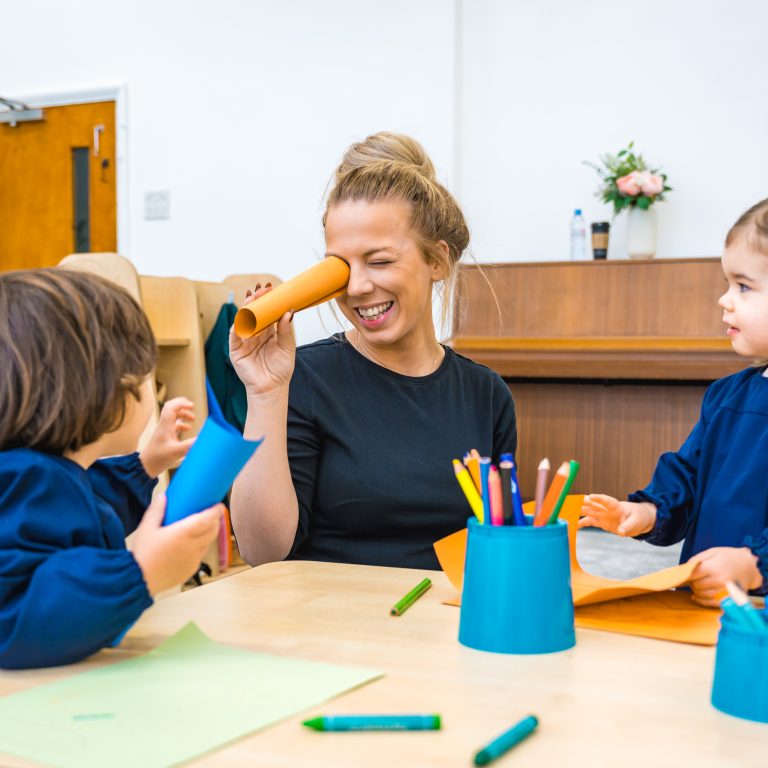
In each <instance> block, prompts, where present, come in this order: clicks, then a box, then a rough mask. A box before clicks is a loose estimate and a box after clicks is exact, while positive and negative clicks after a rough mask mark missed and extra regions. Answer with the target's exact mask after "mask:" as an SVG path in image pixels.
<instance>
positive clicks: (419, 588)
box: [389, 579, 432, 616]
mask: <svg viewBox="0 0 768 768" xmlns="http://www.w3.org/2000/svg"><path fill="white" fill-rule="evenodd" d="M431 586H432V581H431V580H430V579H423V580H422V581H420V582H419V583H418V584H417V585H416V586H415V587H414V588H413V589H412V590H411V591H410V592H409V593H408V594H407V595H405V597H402V598H401V599H400V600H398V601H397V602H396V603H395V605H394V607H393V608H392V610H391V611H390V612H389V613H390V615H391V616H399V615H400V614H401V613H405V612H406V611H407V610H408V609H409V608H410V607H411V606H412V605H413V604H414V603H415V602H416V601H417V600H418V599H419V598H420V597H421V596H422V595H423V594H424V593H425V592H426V591H427V590H428V589H429V588H430V587H431Z"/></svg>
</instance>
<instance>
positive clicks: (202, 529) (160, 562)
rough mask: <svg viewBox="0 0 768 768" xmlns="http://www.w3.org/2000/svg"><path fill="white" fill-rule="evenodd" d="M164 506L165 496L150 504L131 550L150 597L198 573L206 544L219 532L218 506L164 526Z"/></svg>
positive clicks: (219, 513) (220, 508) (221, 507)
mask: <svg viewBox="0 0 768 768" xmlns="http://www.w3.org/2000/svg"><path fill="white" fill-rule="evenodd" d="M165 505H166V499H165V496H164V495H159V496H158V497H157V498H156V499H155V500H154V501H153V502H152V503H151V504H150V505H149V508H148V509H147V511H146V512H145V513H144V518H143V519H142V521H141V524H140V525H139V527H138V528H137V529H136V533H135V535H134V540H133V547H132V551H133V556H134V558H136V562H137V563H138V564H139V568H141V572H142V574H143V575H144V581H145V582H146V583H147V589H148V590H149V594H150V595H152V596H153V597H154V595H156V594H157V593H158V592H162V590H164V589H168V588H169V587H174V586H176V585H177V584H181V583H183V582H185V581H186V580H187V579H189V578H190V577H192V576H194V574H195V573H197V569H198V568H199V567H200V561H201V560H202V559H203V555H204V554H205V553H206V551H207V550H208V545H209V544H210V543H211V542H212V541H213V540H214V539H215V538H216V536H217V535H218V533H219V526H220V524H221V516H222V515H223V514H224V505H223V504H217V505H216V506H214V507H210V508H209V509H206V510H203V511H202V512H198V513H197V514H196V515H190V516H189V517H185V518H184V519H183V520H179V521H178V522H176V523H172V524H171V525H167V526H165V527H163V515H164V514H165Z"/></svg>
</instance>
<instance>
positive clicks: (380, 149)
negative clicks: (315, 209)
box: [323, 131, 469, 324]
mask: <svg viewBox="0 0 768 768" xmlns="http://www.w3.org/2000/svg"><path fill="white" fill-rule="evenodd" d="M348 200H365V201H368V202H374V201H378V200H403V201H405V202H406V203H408V204H409V206H410V208H411V220H410V226H411V229H413V231H414V232H416V233H417V235H418V236H419V238H420V240H421V242H420V246H421V249H422V253H423V254H424V258H425V259H426V260H427V262H428V263H430V264H433V263H436V264H438V266H439V267H440V268H441V271H442V274H443V281H442V286H440V287H439V288H438V292H439V294H440V295H441V299H442V320H443V324H445V320H446V318H447V316H448V314H449V312H450V301H451V297H452V296H453V294H454V287H455V283H456V278H457V275H458V262H459V259H461V256H462V254H463V253H464V251H465V250H466V248H467V246H468V245H469V229H468V227H467V224H466V222H465V220H464V214H463V213H462V212H461V209H460V208H459V205H458V203H457V202H456V200H455V199H454V197H453V195H452V194H451V193H450V192H449V191H448V190H447V189H446V188H445V187H444V186H443V185H442V184H440V183H439V182H438V181H437V179H436V176H435V168H434V166H433V165H432V161H431V160H430V159H429V157H428V156H427V153H426V152H425V151H424V148H423V147H422V146H421V144H419V142H418V141H416V140H415V139H412V138H411V137H410V136H405V135H403V134H399V133H388V132H385V131H382V132H380V133H376V134H374V135H373V136H369V137H368V138H367V139H365V141H361V142H358V143H356V144H353V145H352V146H351V147H349V149H347V151H346V152H345V153H344V157H343V159H342V161H341V163H340V164H339V166H338V168H337V169H336V173H335V185H334V187H333V189H332V190H331V192H330V194H329V195H328V200H327V204H326V209H325V213H324V214H323V226H325V222H326V220H327V218H328V212H329V211H330V209H331V208H333V207H334V206H336V205H339V204H340V203H343V202H345V201H348ZM440 241H443V242H444V243H446V244H447V246H448V252H447V254H446V252H445V250H444V249H443V248H440V247H439V246H438V243H439V242H440Z"/></svg>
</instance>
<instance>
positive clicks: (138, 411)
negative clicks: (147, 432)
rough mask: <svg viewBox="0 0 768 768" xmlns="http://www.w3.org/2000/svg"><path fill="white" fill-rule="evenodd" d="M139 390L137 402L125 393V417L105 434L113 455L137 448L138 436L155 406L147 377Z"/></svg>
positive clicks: (129, 451) (150, 383)
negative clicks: (115, 427) (113, 429)
mask: <svg viewBox="0 0 768 768" xmlns="http://www.w3.org/2000/svg"><path fill="white" fill-rule="evenodd" d="M139 392H140V394H141V400H139V401H138V402H137V401H136V398H134V396H133V395H131V394H128V395H126V406H125V419H123V423H122V424H121V425H120V426H119V427H118V428H117V429H116V430H115V431H114V432H109V433H108V434H107V435H106V437H107V438H108V439H109V444H110V450H114V454H113V455H121V454H126V453H133V452H134V451H135V450H137V447H138V445H139V438H140V437H141V435H142V433H143V432H144V429H145V428H146V426H147V424H148V423H149V417H150V416H151V415H152V410H153V409H154V407H155V402H154V399H155V396H154V392H153V391H152V382H151V380H150V379H149V377H147V378H146V379H144V381H143V382H142V383H141V387H140V389H139Z"/></svg>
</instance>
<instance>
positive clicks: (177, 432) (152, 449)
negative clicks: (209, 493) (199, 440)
mask: <svg viewBox="0 0 768 768" xmlns="http://www.w3.org/2000/svg"><path fill="white" fill-rule="evenodd" d="M194 407H195V405H194V403H193V402H192V401H191V400H187V398H186V397H174V398H173V399H172V400H169V401H168V402H167V403H166V404H165V405H164V406H163V409H162V411H160V420H159V422H158V424H157V427H156V428H155V431H154V432H153V433H152V437H150V439H149V442H148V443H147V445H146V447H145V448H144V450H143V451H142V452H141V453H140V454H139V459H140V460H141V463H142V464H143V465H144V471H145V472H146V473H147V474H148V475H149V476H150V477H157V476H158V475H159V474H160V473H161V472H165V470H166V469H170V468H171V467H175V466H177V465H178V464H179V462H180V461H181V460H182V459H183V458H184V457H185V456H186V455H187V454H188V453H189V449H190V448H191V447H192V444H193V443H194V442H195V438H194V437H192V438H189V439H187V440H182V439H181V438H182V435H183V433H184V432H188V431H189V430H190V429H191V428H192V423H193V422H194V420H195V412H194V410H192V409H193V408H194Z"/></svg>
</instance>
